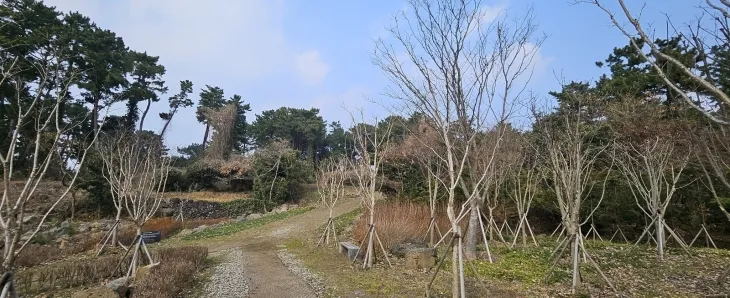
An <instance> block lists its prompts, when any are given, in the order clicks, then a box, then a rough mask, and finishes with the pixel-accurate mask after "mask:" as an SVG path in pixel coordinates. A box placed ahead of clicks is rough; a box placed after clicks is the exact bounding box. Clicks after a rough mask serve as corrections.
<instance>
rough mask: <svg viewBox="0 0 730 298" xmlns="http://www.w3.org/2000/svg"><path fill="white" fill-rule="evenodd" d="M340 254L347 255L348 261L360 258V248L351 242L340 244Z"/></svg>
mask: <svg viewBox="0 0 730 298" xmlns="http://www.w3.org/2000/svg"><path fill="white" fill-rule="evenodd" d="M340 253H341V254H347V258H348V259H350V260H352V259H354V258H355V256H357V257H358V258H362V256H361V255H360V247H358V246H357V245H355V244H352V243H351V242H340Z"/></svg>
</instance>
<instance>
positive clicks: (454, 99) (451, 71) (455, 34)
mask: <svg viewBox="0 0 730 298" xmlns="http://www.w3.org/2000/svg"><path fill="white" fill-rule="evenodd" d="M408 3H409V11H408V13H406V12H403V13H401V14H399V15H398V16H397V17H396V18H395V25H394V26H393V27H392V28H390V29H389V32H390V33H391V36H392V37H393V41H394V42H393V44H395V45H393V44H391V43H390V42H389V41H386V40H384V39H381V40H379V41H377V44H376V49H375V54H374V58H373V60H374V63H375V64H376V65H378V66H379V67H380V68H381V69H382V71H383V72H384V73H385V75H386V76H387V77H388V78H389V79H390V81H391V83H392V87H391V88H389V90H388V96H390V97H391V98H394V99H396V100H399V101H400V102H401V103H402V104H403V108H402V109H400V110H406V111H410V112H419V113H421V114H423V115H424V116H425V117H426V118H428V120H429V123H431V125H432V126H433V127H434V129H435V130H436V131H437V135H438V139H439V143H440V144H441V146H442V147H443V150H437V149H436V148H431V151H432V152H433V153H434V155H435V156H437V157H438V160H439V162H440V164H441V168H442V169H443V171H444V172H443V177H434V178H437V179H439V181H440V183H441V184H442V185H444V190H445V192H446V198H447V207H446V214H447V216H448V218H449V221H450V222H451V235H452V236H451V240H450V241H449V246H450V249H451V251H452V273H453V277H454V278H453V281H452V295H453V296H454V297H459V296H461V297H464V296H465V295H466V293H465V289H464V274H463V272H464V271H463V262H462V249H461V248H462V243H463V242H462V237H463V234H462V232H461V229H460V227H459V225H458V223H459V220H460V219H461V218H463V215H465V214H466V213H469V212H476V211H469V210H474V208H472V207H473V206H474V205H475V204H476V202H472V199H473V198H472V197H469V198H467V200H466V202H465V203H466V204H464V205H462V206H461V208H460V209H459V210H457V209H456V204H457V201H456V200H457V199H456V198H457V192H458V191H459V190H458V189H457V188H459V187H460V185H461V181H462V179H463V178H464V176H466V174H467V172H466V171H467V169H468V166H467V161H468V157H469V156H470V154H471V153H472V151H473V150H474V146H473V145H474V142H475V139H474V138H475V135H476V133H477V132H479V131H488V130H490V129H492V128H496V127H499V125H500V124H503V123H505V122H506V121H507V119H508V118H509V117H510V115H511V114H512V112H513V109H512V108H513V107H514V103H515V101H516V100H517V99H519V98H521V96H522V91H523V90H524V89H525V86H526V83H527V81H529V76H530V75H531V70H532V67H531V65H532V63H531V62H532V59H533V58H534V56H535V53H536V52H537V50H538V48H539V46H540V44H541V42H542V40H543V39H542V38H535V35H536V31H537V29H536V26H535V24H534V23H533V22H532V17H531V15H528V16H527V17H525V18H523V19H521V20H517V21H516V22H515V23H514V24H510V22H508V21H506V20H505V19H503V18H499V17H498V18H497V19H495V20H492V19H488V17H493V16H490V15H489V14H487V13H485V11H484V6H482V2H481V1H478V0H476V1H451V0H410V1H408ZM518 78H525V80H524V81H525V82H524V83H525V84H522V83H523V82H522V81H520V80H518ZM497 140H499V138H497ZM499 143H500V142H499V141H497V142H495V144H494V148H491V150H497V148H499ZM487 173H488V171H485V172H483V173H479V175H478V176H477V177H471V178H472V179H473V180H472V182H470V183H469V184H470V187H471V188H472V189H480V188H479V187H480V186H481V184H482V183H483V182H484V179H485V177H486V176H487ZM472 193H475V191H472ZM472 224H478V221H474V222H473V223H472ZM442 263H443V262H442V261H440V263H439V264H442ZM437 268H440V265H439V266H438V267H437ZM437 271H438V270H436V272H437ZM436 272H435V273H434V275H432V279H431V281H430V282H429V284H428V285H427V294H428V292H429V291H430V285H431V284H432V282H433V279H434V278H435V276H436V275H435V274H436Z"/></svg>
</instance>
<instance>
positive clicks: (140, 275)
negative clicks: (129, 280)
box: [134, 263, 160, 282]
mask: <svg viewBox="0 0 730 298" xmlns="http://www.w3.org/2000/svg"><path fill="white" fill-rule="evenodd" d="M158 265H160V263H154V264H149V265H147V266H144V267H140V268H139V269H137V272H136V273H135V274H134V281H135V282H137V281H140V280H142V279H144V278H146V277H147V276H148V275H150V272H151V271H152V270H154V269H155V267H157V266H158Z"/></svg>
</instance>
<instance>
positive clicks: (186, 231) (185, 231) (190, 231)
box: [177, 229, 193, 237]
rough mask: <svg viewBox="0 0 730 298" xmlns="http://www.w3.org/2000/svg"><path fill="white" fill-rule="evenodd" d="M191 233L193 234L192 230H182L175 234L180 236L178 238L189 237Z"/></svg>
mask: <svg viewBox="0 0 730 298" xmlns="http://www.w3.org/2000/svg"><path fill="white" fill-rule="evenodd" d="M192 233H193V230H191V229H184V230H182V231H180V233H177V234H178V235H180V237H184V236H187V235H190V234H192Z"/></svg>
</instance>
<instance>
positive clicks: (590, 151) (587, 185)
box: [540, 112, 613, 294]
mask: <svg viewBox="0 0 730 298" xmlns="http://www.w3.org/2000/svg"><path fill="white" fill-rule="evenodd" d="M581 118H582V117H580V114H579V113H576V112H566V113H565V114H564V115H560V116H559V118H558V119H555V121H554V122H553V123H547V127H542V128H541V131H540V134H541V138H542V140H541V144H540V146H542V150H543V151H542V152H540V155H541V156H543V157H542V159H543V160H542V162H543V179H545V181H546V183H547V184H548V185H550V186H551V188H552V191H553V193H554V195H555V198H556V200H557V203H558V208H559V210H560V215H561V219H562V222H561V224H562V226H563V228H564V231H565V232H566V235H567V237H565V238H564V239H563V240H562V241H561V242H560V243H559V244H558V246H557V247H556V249H555V251H554V252H553V256H554V257H555V263H557V262H558V260H559V259H560V258H561V257H562V255H563V253H564V251H565V249H566V248H567V247H571V249H570V257H571V260H572V272H573V282H572V286H571V289H572V292H573V294H575V293H576V291H577V289H578V286H579V285H580V283H581V277H580V260H581V258H580V254H581V252H582V253H583V256H584V258H585V259H587V260H589V261H590V263H591V264H592V265H593V266H594V267H595V268H596V270H597V271H598V272H599V273H600V274H601V276H602V277H603V278H604V280H605V281H606V282H607V283H608V284H609V285H610V286H611V287H612V288H613V285H612V284H611V282H610V281H609V280H608V278H607V277H606V276H605V275H604V274H603V271H601V269H600V268H599V266H598V264H597V263H596V262H595V261H594V260H593V259H592V258H591V257H590V254H589V253H588V252H587V250H586V248H585V247H584V246H583V237H584V236H583V234H582V232H581V227H582V226H583V225H584V224H585V223H586V222H587V221H588V220H589V219H590V218H591V216H592V215H593V214H592V213H593V212H595V210H596V208H598V206H599V205H600V202H601V201H602V200H603V197H604V195H605V191H606V181H607V179H608V177H609V174H606V179H605V180H604V181H603V184H602V187H601V189H599V191H600V199H599V202H598V204H596V206H595V207H594V208H593V210H592V212H591V214H588V215H587V216H584V215H582V214H581V207H582V206H583V204H584V202H585V200H586V198H587V196H588V195H589V194H590V193H591V192H592V191H593V189H594V187H595V186H596V184H597V182H592V181H593V179H594V177H593V174H594V170H595V168H596V167H595V165H596V162H597V161H598V160H599V158H600V157H601V156H603V155H604V153H606V152H607V149H608V145H595V144H590V142H589V141H587V139H589V138H590V136H589V135H588V134H589V133H590V131H589V130H588V129H587V127H586V125H585V123H584V121H585V119H581ZM612 166H613V165H612ZM612 166H611V167H612ZM609 169H610V168H609ZM609 171H610V170H609ZM599 187H600V186H599ZM584 218H585V219H584ZM555 263H554V264H555ZM553 266H554V265H553Z"/></svg>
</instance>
